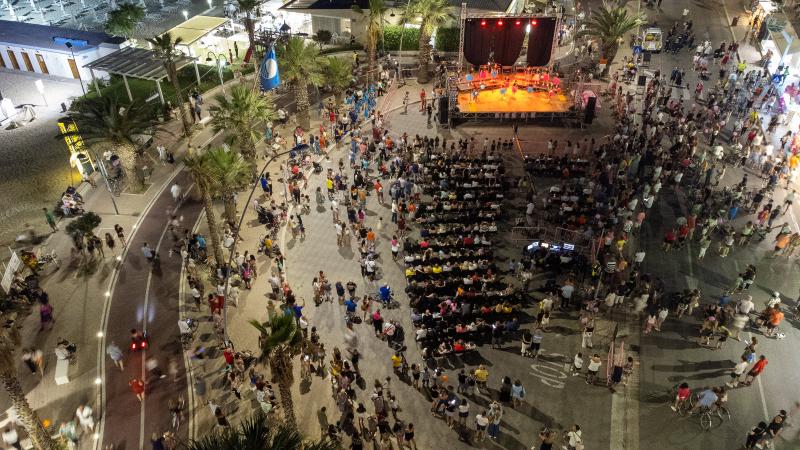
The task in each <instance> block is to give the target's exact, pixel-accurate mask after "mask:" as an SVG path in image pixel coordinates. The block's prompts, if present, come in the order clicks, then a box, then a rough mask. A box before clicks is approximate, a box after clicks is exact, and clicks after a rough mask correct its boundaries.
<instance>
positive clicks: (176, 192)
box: [169, 183, 181, 203]
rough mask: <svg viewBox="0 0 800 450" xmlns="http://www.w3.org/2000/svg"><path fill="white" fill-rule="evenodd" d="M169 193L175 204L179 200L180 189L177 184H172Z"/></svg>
mask: <svg viewBox="0 0 800 450" xmlns="http://www.w3.org/2000/svg"><path fill="white" fill-rule="evenodd" d="M169 192H170V193H171V194H172V199H173V200H175V203H178V201H179V200H180V199H181V187H180V186H178V183H172V187H171V188H169Z"/></svg>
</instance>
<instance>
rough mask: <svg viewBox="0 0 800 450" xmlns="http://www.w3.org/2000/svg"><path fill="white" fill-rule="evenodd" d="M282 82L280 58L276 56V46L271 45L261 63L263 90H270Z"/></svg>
mask: <svg viewBox="0 0 800 450" xmlns="http://www.w3.org/2000/svg"><path fill="white" fill-rule="evenodd" d="M279 84H281V76H280V74H279V73H278V59H277V58H276V57H275V47H274V46H273V47H270V48H269V51H268V52H267V56H265V57H264V62H262V63H261V90H262V91H269V90H270V89H275V88H276V87H278V85H279Z"/></svg>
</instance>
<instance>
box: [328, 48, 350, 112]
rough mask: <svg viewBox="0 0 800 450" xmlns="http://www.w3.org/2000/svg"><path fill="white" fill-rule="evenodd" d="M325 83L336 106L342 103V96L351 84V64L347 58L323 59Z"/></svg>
mask: <svg viewBox="0 0 800 450" xmlns="http://www.w3.org/2000/svg"><path fill="white" fill-rule="evenodd" d="M323 69H324V70H323V72H324V73H325V82H326V83H327V84H328V86H330V88H331V90H332V91H333V97H334V99H335V100H336V106H339V105H340V104H341V103H342V94H343V93H344V91H345V90H346V89H347V88H349V87H350V86H351V85H352V84H353V63H352V62H351V61H350V60H349V59H347V58H336V57H333V56H331V57H328V58H325V66H324V68H323Z"/></svg>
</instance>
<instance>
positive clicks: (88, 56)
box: [0, 43, 119, 82]
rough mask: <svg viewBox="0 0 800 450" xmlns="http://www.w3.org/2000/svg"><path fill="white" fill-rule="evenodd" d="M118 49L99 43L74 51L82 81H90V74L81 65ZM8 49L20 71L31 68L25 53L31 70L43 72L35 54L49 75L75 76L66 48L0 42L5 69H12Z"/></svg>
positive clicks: (104, 74) (97, 74) (97, 73)
mask: <svg viewBox="0 0 800 450" xmlns="http://www.w3.org/2000/svg"><path fill="white" fill-rule="evenodd" d="M118 49H119V46H117V45H106V44H101V45H100V46H98V47H94V48H91V49H87V50H84V51H81V52H75V63H76V65H77V66H78V70H79V71H80V74H81V77H82V78H83V81H84V82H90V81H91V80H92V75H91V73H90V72H89V69H88V68H85V67H83V66H85V65H86V64H88V63H90V62H92V61H94V60H96V59H97V58H100V57H101V56H105V55H108V54H110V53H113V52H115V51H116V50H118ZM9 51H11V52H13V54H14V56H15V57H16V60H17V65H19V70H20V71H22V72H31V70H28V67H27V66H26V64H25V58H24V56H23V53H26V54H27V55H28V57H29V58H30V61H31V68H32V69H33V70H32V72H35V73H44V71H43V70H42V67H41V65H40V64H39V60H38V57H37V55H41V57H42V59H43V60H44V64H45V66H46V67H47V72H48V73H49V75H51V76H57V77H63V78H70V79H73V78H75V77H74V76H73V74H72V70H71V69H70V66H69V60H70V59H71V58H72V55H70V52H69V51H68V50H67V49H66V48H65V49H64V51H61V50H53V49H41V48H35V47H23V46H20V45H17V44H14V45H9V44H4V43H0V58H2V60H3V65H4V66H5V67H6V68H7V69H14V66H13V64H12V60H11V57H10V56H9ZM95 76H97V77H98V78H106V77H107V76H108V74H106V73H105V72H95Z"/></svg>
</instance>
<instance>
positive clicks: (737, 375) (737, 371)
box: [725, 356, 748, 388]
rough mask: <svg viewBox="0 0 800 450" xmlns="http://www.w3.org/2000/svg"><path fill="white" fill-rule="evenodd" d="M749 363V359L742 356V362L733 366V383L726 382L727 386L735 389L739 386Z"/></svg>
mask: <svg viewBox="0 0 800 450" xmlns="http://www.w3.org/2000/svg"><path fill="white" fill-rule="evenodd" d="M747 366H748V362H747V357H745V356H742V357H741V360H740V361H739V362H738V363H736V365H735V366H733V370H731V381H727V382H725V385H726V386H728V387H729V388H735V387H736V386H738V385H739V380H740V379H741V378H742V374H744V371H745V369H747Z"/></svg>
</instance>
